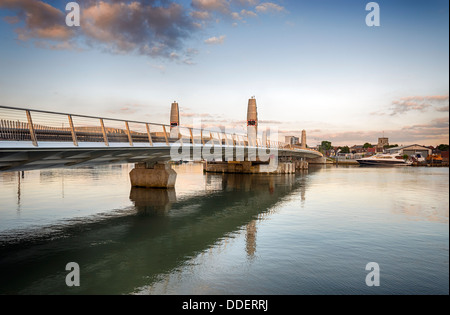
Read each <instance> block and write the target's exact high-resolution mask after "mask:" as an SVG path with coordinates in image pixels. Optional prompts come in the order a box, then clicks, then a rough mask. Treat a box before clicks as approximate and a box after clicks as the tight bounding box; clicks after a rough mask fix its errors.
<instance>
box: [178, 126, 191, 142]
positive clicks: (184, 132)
mask: <svg viewBox="0 0 450 315" xmlns="http://www.w3.org/2000/svg"><path fill="white" fill-rule="evenodd" d="M179 139H180V140H181V141H183V144H190V143H191V142H192V139H191V129H190V128H187V127H179Z"/></svg>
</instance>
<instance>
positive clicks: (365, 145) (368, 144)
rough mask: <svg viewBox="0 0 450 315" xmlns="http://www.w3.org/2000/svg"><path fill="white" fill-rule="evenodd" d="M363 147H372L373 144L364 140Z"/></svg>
mask: <svg viewBox="0 0 450 315" xmlns="http://www.w3.org/2000/svg"><path fill="white" fill-rule="evenodd" d="M363 148H364V149H367V148H373V145H371V144H370V143H368V142H366V143H364V145H363Z"/></svg>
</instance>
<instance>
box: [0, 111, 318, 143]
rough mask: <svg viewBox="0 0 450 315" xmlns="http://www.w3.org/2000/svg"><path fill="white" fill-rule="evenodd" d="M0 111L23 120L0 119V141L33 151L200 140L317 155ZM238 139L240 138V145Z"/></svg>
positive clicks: (153, 127)
mask: <svg viewBox="0 0 450 315" xmlns="http://www.w3.org/2000/svg"><path fill="white" fill-rule="evenodd" d="M2 109H3V110H6V111H13V112H11V113H9V115H11V116H14V115H16V114H17V111H19V112H21V114H23V115H24V116H23V117H21V119H15V118H14V119H2V117H1V116H0V141H2V140H3V141H11V140H12V141H31V142H32V144H33V145H34V146H36V147H37V146H38V144H39V142H47V141H50V142H55V141H58V142H73V145H74V146H79V144H80V143H82V142H103V143H105V145H106V146H110V144H111V142H120V143H122V142H123V143H126V142H128V143H129V145H130V146H131V147H133V146H135V144H136V143H147V144H149V145H150V146H154V144H155V143H165V144H166V145H170V143H173V142H176V141H179V142H181V144H182V143H183V138H184V139H185V141H187V142H185V143H189V142H190V143H192V144H195V141H196V140H197V141H199V140H200V143H201V144H202V145H205V141H206V142H208V143H212V145H213V146H214V145H216V142H218V145H219V146H222V145H226V146H229V145H230V142H231V143H232V145H231V146H233V147H236V146H241V145H242V146H244V147H256V148H277V149H281V150H283V149H284V150H285V149H287V150H291V151H296V150H298V149H300V150H308V151H314V152H318V151H316V150H312V149H309V148H295V147H293V146H290V145H288V144H286V143H283V142H280V141H271V140H269V139H266V140H267V141H263V138H256V139H254V138H249V137H248V135H245V134H237V133H235V132H234V133H225V132H223V131H220V132H217V131H213V130H210V129H202V128H192V127H183V126H178V127H171V126H170V125H166V124H160V123H150V122H145V121H136V120H125V119H118V118H107V117H98V116H90V115H78V114H70V113H60V112H53V111H47V110H37V109H26V108H19V107H12V106H4V105H0V114H1V110H2ZM14 111H15V112H14ZM36 113H39V114H46V115H49V116H48V117H47V116H43V117H39V115H37V116H38V117H35V116H33V115H32V114H36ZM49 117H50V118H51V119H50V122H49V121H48V118H49ZM56 117H59V120H58V119H55V118H56ZM35 118H37V119H35ZM39 118H40V119H41V120H42V119H43V120H44V122H40V121H39ZM77 118H84V119H90V120H92V122H96V123H92V124H87V125H85V124H81V125H77V123H76V121H75V119H77ZM61 122H62V126H61V127H59V126H58V127H54V125H55V124H56V123H61ZM106 122H108V123H112V122H115V123H117V122H119V123H122V124H123V125H122V126H119V127H117V126H112V125H111V126H108V125H106V124H105V123H106ZM64 124H67V126H68V127H64ZM130 124H134V125H137V126H139V127H140V128H137V127H136V129H133V126H131V125H130ZM158 128H159V130H158ZM174 128H175V129H174ZM138 129H139V130H138ZM173 129H174V130H173ZM183 131H185V133H186V134H185V135H183V133H182V132H183ZM194 131H197V132H198V131H199V132H200V138H198V136H197V137H196V136H194V135H193V132H194ZM174 135H175V136H174ZM208 135H209V137H208ZM239 137H242V140H243V141H242V142H243V143H242V144H241V140H239ZM55 139H56V140H55ZM235 139H236V140H235Z"/></svg>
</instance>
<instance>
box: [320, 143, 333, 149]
mask: <svg viewBox="0 0 450 315" xmlns="http://www.w3.org/2000/svg"><path fill="white" fill-rule="evenodd" d="M320 147H321V148H322V150H324V151H328V150H331V142H330V141H322V144H321V145H320Z"/></svg>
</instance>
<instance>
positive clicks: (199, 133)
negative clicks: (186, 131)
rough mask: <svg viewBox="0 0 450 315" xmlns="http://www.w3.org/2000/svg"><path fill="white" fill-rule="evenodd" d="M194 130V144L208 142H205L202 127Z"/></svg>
mask: <svg viewBox="0 0 450 315" xmlns="http://www.w3.org/2000/svg"><path fill="white" fill-rule="evenodd" d="M191 131H192V138H193V139H194V144H196V145H198V144H203V143H206V142H207V141H205V142H203V141H204V139H202V136H203V132H202V130H200V129H191Z"/></svg>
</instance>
